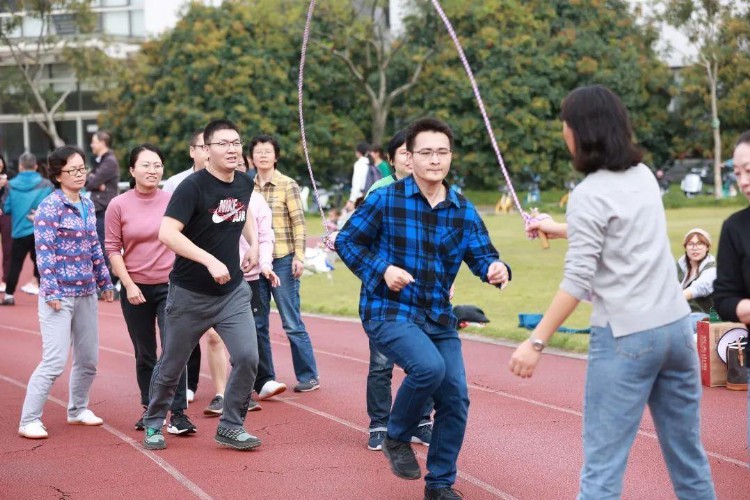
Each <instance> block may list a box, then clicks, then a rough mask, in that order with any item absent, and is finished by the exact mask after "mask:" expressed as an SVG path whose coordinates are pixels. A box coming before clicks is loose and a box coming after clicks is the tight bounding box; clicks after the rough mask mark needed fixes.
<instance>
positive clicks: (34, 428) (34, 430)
mask: <svg viewBox="0 0 750 500" xmlns="http://www.w3.org/2000/svg"><path fill="white" fill-rule="evenodd" d="M18 435H19V436H23V437H25V438H29V439H47V438H48V437H49V434H47V428H46V427H45V426H44V424H42V423H41V422H40V421H38V420H37V421H36V422H31V423H30V424H26V425H22V426H20V427H19V428H18Z"/></svg>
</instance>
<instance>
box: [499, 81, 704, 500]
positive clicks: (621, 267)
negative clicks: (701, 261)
mask: <svg viewBox="0 0 750 500" xmlns="http://www.w3.org/2000/svg"><path fill="white" fill-rule="evenodd" d="M560 118H561V120H562V122H563V138H564V139H565V143H566V145H567V147H568V150H569V151H570V153H571V155H572V156H573V166H574V167H575V169H576V170H577V171H579V172H581V173H583V174H585V175H586V177H585V179H584V180H583V181H582V182H581V183H580V184H579V185H578V186H577V187H576V189H575V190H574V191H573V193H572V194H571V196H570V201H569V203H568V210H567V221H568V223H567V226H566V225H564V224H558V223H554V221H549V220H546V221H542V223H541V224H537V226H536V227H537V228H538V229H541V230H542V231H545V232H549V233H550V234H552V235H553V236H558V237H564V236H565V235H566V233H567V236H568V239H569V246H568V252H567V255H566V257H565V269H564V273H563V281H562V283H561V284H560V289H559V290H558V292H557V294H556V295H555V297H554V298H553V299H552V303H551V304H550V306H549V308H548V309H547V312H546V313H545V314H544V317H543V318H542V321H541V322H540V323H539V325H538V326H537V327H536V328H535V329H534V332H533V333H532V335H531V337H530V338H529V339H528V340H526V341H525V342H523V343H522V344H521V345H520V346H519V347H518V348H517V349H516V351H515V352H514V353H513V356H512V357H511V360H510V369H511V371H512V372H513V373H515V374H516V375H518V376H520V377H523V378H527V377H531V376H532V374H533V373H534V369H535V368H536V366H537V364H538V363H539V360H540V359H541V356H542V351H543V349H544V347H545V345H546V344H547V341H548V340H549V339H550V337H552V335H553V333H554V332H555V331H556V330H557V329H558V328H559V327H560V325H561V324H562V323H563V321H565V320H566V319H567V318H568V316H570V314H571V313H572V312H573V310H575V308H576V307H577V305H578V302H580V301H581V300H584V299H586V298H589V297H591V299H592V302H593V311H592V314H591V325H592V328H591V339H590V343H589V357H588V367H587V373H586V388H585V393H584V415H583V453H584V463H583V470H582V471H581V482H580V493H579V496H578V498H579V499H581V500H587V499H597V500H599V499H604V498H620V496H621V495H622V478H623V474H624V472H625V466H626V464H627V459H628V453H629V452H630V447H631V446H632V444H633V440H634V439H635V436H636V433H637V432H638V427H639V424H640V422H641V417H642V415H643V410H644V408H645V406H646V405H647V404H648V406H649V408H650V410H651V416H652V417H653V420H654V424H655V426H656V433H657V435H658V437H659V443H660V445H661V448H662V453H663V455H664V459H665V461H666V463H667V469H668V470H669V474H670V477H671V479H672V486H673V489H674V492H675V494H676V496H677V497H678V498H680V499H686V500H687V499H690V500H699V499H700V500H702V499H714V498H716V494H715V493H714V486H713V482H712V481H711V469H710V467H709V465H708V460H707V458H706V452H705V450H704V449H703V445H702V443H701V438H700V401H701V386H700V373H699V366H698V355H697V353H696V347H695V342H694V340H693V330H692V327H691V325H690V321H689V319H688V313H689V312H690V308H689V307H688V306H687V303H686V301H685V298H684V297H683V295H682V290H681V287H680V284H679V282H678V280H677V272H676V269H675V265H674V261H673V260H672V255H671V252H670V245H669V239H668V238H667V221H666V215H665V213H664V206H663V205H662V200H661V193H660V192H659V186H658V185H657V182H656V179H655V178H654V175H653V174H652V173H651V171H650V170H649V168H648V167H647V166H645V165H644V164H642V163H641V158H642V154H641V152H640V151H639V150H638V148H637V147H636V146H635V144H633V131H632V129H631V125H630V119H629V118H628V113H627V110H626V109H625V106H624V105H623V104H622V101H621V100H620V98H619V97H617V96H616V95H615V94H614V93H613V92H612V91H610V90H609V89H607V88H605V87H602V86H598V85H596V86H590V87H581V88H579V89H576V90H574V91H573V92H571V93H570V94H569V95H568V96H567V97H566V98H565V100H564V101H563V105H562V112H561V114H560Z"/></svg>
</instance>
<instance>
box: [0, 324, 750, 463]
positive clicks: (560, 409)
mask: <svg viewBox="0 0 750 500" xmlns="http://www.w3.org/2000/svg"><path fill="white" fill-rule="evenodd" d="M100 314H101V313H100ZM110 316H115V315H114V314H111V315H110ZM118 317H122V316H118ZM1 328H3V329H6V330H13V331H17V332H21V333H30V334H32V335H37V336H41V333H39V331H38V330H29V329H26V328H16V327H13V326H7V325H3V326H2V327H1ZM271 343H272V344H277V345H281V346H286V347H289V344H288V343H287V342H280V341H278V340H271ZM99 349H101V350H103V351H109V352H112V353H115V354H120V355H124V356H129V357H132V356H133V353H132V352H127V351H121V350H119V349H112V348H109V347H103V346H101V345H100V346H99ZM313 350H314V352H316V353H319V354H325V355H326V356H331V357H334V358H339V359H345V360H348V361H352V362H355V363H360V364H365V365H369V364H370V362H369V361H365V360H363V359H359V358H355V357H352V356H347V355H345V354H338V353H335V352H329V351H323V350H321V349H313ZM200 376H201V377H203V378H206V379H210V378H211V376H210V375H207V374H204V373H201V374H200ZM467 386H468V387H469V389H474V390H476V391H480V392H485V393H490V394H495V395H497V396H499V397H504V398H507V399H513V400H516V401H520V402H522V403H527V404H530V405H534V406H539V407H541V408H547V409H549V410H555V411H558V412H561V413H567V414H569V415H574V416H577V417H583V413H582V412H580V411H576V410H571V409H570V408H564V407H562V406H557V405H553V404H549V403H545V402H543V401H538V400H536V399H531V398H525V397H523V396H518V395H516V394H511V393H509V392H505V391H501V390H494V389H489V388H487V387H482V386H479V385H474V384H467ZM638 434H639V435H641V436H644V437H647V438H650V439H653V440H655V441H658V439H659V438H658V436H657V435H656V434H655V433H653V432H649V431H644V430H639V431H638ZM706 455H708V456H709V457H712V458H715V459H716V460H719V461H722V462H727V463H730V464H732V465H736V466H739V467H742V468H744V469H750V464H749V463H747V462H743V461H741V460H737V459H736V458H732V457H728V456H726V455H722V454H721V453H716V452H714V451H709V450H706Z"/></svg>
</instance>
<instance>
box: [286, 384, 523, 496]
mask: <svg viewBox="0 0 750 500" xmlns="http://www.w3.org/2000/svg"><path fill="white" fill-rule="evenodd" d="M275 399H277V400H279V401H281V402H282V403H286V404H288V405H290V406H294V407H295V408H299V409H301V410H304V411H307V412H310V413H313V414H315V415H318V416H319V417H323V418H325V419H328V420H332V421H334V422H336V423H337V424H341V425H343V426H346V427H349V428H350V429H354V430H355V431H358V432H360V433H363V434H369V431H368V430H367V429H365V428H364V427H360V426H359V425H357V424H354V423H352V422H349V421H347V420H344V419H342V418H339V417H337V416H335V415H331V414H330V413H326V412H324V411H320V410H317V409H315V408H312V407H310V406H307V405H303V404H301V403H298V402H296V401H292V400H291V399H289V398H282V397H279V396H277V397H276V398H275ZM415 453H416V455H417V456H418V457H419V458H421V459H422V460H424V461H427V455H425V454H424V453H420V452H415ZM458 477H460V478H461V479H463V480H464V481H466V482H468V483H471V484H473V485H474V486H476V487H478V488H481V489H483V490H484V491H486V492H488V493H490V494H492V495H494V496H495V497H497V498H503V499H505V500H518V499H517V498H516V497H514V496H513V495H511V494H509V493H506V492H504V491H501V490H499V489H497V488H495V487H494V486H492V485H491V484H487V483H485V482H484V481H482V480H481V479H478V478H476V477H474V476H472V475H471V474H466V473H464V472H461V471H458Z"/></svg>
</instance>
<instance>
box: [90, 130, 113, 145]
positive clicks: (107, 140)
mask: <svg viewBox="0 0 750 500" xmlns="http://www.w3.org/2000/svg"><path fill="white" fill-rule="evenodd" d="M94 135H95V136H96V138H97V139H99V140H100V141H102V142H103V143H104V145H105V146H107V147H108V148H111V147H112V134H110V133H109V131H107V130H97V131H96V132H94Z"/></svg>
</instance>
